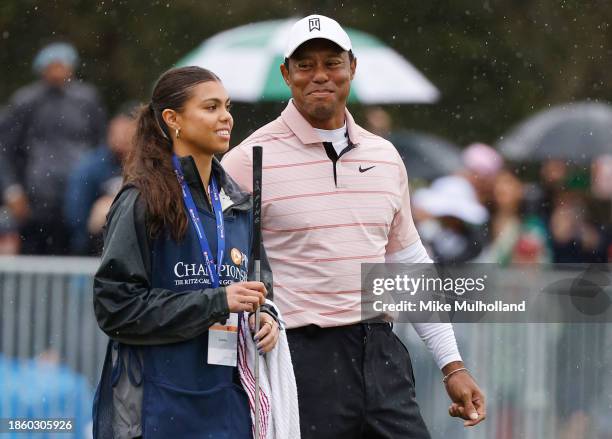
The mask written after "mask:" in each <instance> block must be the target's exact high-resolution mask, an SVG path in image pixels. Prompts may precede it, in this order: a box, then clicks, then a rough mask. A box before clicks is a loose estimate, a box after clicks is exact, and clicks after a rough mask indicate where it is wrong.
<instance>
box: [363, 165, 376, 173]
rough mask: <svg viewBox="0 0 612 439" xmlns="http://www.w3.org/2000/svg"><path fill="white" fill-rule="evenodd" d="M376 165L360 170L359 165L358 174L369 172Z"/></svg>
mask: <svg viewBox="0 0 612 439" xmlns="http://www.w3.org/2000/svg"><path fill="white" fill-rule="evenodd" d="M375 167H376V165H374V166H370V167H369V168H362V167H361V165H359V172H365V171H369V170H370V169H372V168H375Z"/></svg>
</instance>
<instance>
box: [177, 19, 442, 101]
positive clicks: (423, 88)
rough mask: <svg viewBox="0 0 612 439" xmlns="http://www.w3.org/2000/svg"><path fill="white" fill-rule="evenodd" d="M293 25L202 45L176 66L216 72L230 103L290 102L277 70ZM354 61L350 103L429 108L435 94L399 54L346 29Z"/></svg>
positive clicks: (249, 29) (253, 29) (267, 25)
mask: <svg viewBox="0 0 612 439" xmlns="http://www.w3.org/2000/svg"><path fill="white" fill-rule="evenodd" d="M296 21H297V19H286V20H270V21H262V22H258V23H251V24H247V25H244V26H240V27H237V28H234V29H230V30H227V31H224V32H221V33H219V34H217V35H214V36H213V37H211V38H209V39H207V40H206V41H204V42H203V43H202V44H201V45H200V46H199V47H198V48H196V49H195V50H193V51H192V52H191V53H189V54H188V55H187V56H185V57H184V58H183V59H181V60H180V61H179V62H178V63H177V66H189V65H197V66H201V67H205V68H207V69H209V70H212V71H213V72H215V73H216V74H217V75H218V76H219V77H220V78H221V80H222V81H223V84H224V85H225V87H226V89H227V90H228V93H229V95H230V96H231V98H232V99H233V100H234V101H241V102H258V101H280V100H286V99H288V98H289V97H290V92H289V88H288V87H287V85H286V84H285V83H284V81H283V80H282V76H281V74H280V71H279V65H280V64H281V63H282V62H283V60H284V57H283V50H284V47H285V41H286V39H287V34H288V32H289V30H290V29H291V26H293V24H294V23H295V22H296ZM345 29H346V31H347V33H348V34H349V36H350V38H351V42H352V44H353V52H354V53H355V56H356V57H357V72H356V74H355V78H354V80H353V83H352V86H351V96H350V100H352V101H359V102H363V103H366V104H389V103H432V102H435V101H437V100H438V97H439V95H440V93H439V92H438V89H437V88H436V87H435V86H434V85H433V84H432V83H431V82H429V81H428V80H427V78H425V76H423V75H422V74H421V73H420V72H419V71H418V70H417V69H416V68H415V67H414V66H412V64H410V63H409V62H408V61H407V60H406V59H405V58H404V57H402V56H401V55H400V54H399V53H397V52H396V51H394V50H393V49H391V48H390V47H387V46H385V45H384V44H383V43H382V42H381V41H380V40H379V39H378V38H376V37H373V36H372V35H368V34H366V33H364V32H361V31H358V30H355V29H351V28H345Z"/></svg>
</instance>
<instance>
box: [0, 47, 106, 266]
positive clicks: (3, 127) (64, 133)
mask: <svg viewBox="0 0 612 439" xmlns="http://www.w3.org/2000/svg"><path fill="white" fill-rule="evenodd" d="M77 62H78V55H77V52H76V50H75V48H74V47H73V46H71V45H70V44H67V43H54V44H50V45H48V46H46V47H44V48H43V49H42V50H41V51H40V52H39V53H38V55H36V58H35V59H34V70H35V72H36V73H37V74H38V75H40V80H39V81H37V82H34V83H33V84H30V85H27V86H25V87H23V88H21V89H19V90H17V91H16V92H15V93H14V95H13V96H12V97H11V99H10V103H9V105H8V106H7V108H6V111H3V113H2V115H1V117H0V161H2V162H4V163H10V164H11V165H12V166H11V167H8V166H7V169H5V172H6V175H5V176H4V178H3V180H2V182H1V183H2V187H1V188H0V190H1V191H2V195H3V196H4V201H5V202H6V204H7V206H8V207H9V209H10V211H11V213H12V215H13V217H14V218H15V220H16V221H17V222H18V223H19V226H20V233H21V235H22V239H23V245H22V253H26V254H63V253H66V251H67V250H68V229H67V227H66V225H65V224H64V221H63V219H62V205H63V196H64V192H65V185H66V180H67V177H68V173H69V171H70V169H71V168H72V166H74V164H75V163H76V162H77V161H78V160H79V159H80V157H81V155H82V154H83V153H84V152H85V151H87V150H89V149H90V148H92V147H94V146H96V145H99V144H100V143H101V140H102V139H103V136H104V131H105V113H104V110H103V108H102V105H101V103H100V100H99V98H98V95H97V93H96V90H95V89H94V88H93V87H92V86H91V85H88V84H86V83H83V82H81V81H77V80H74V79H73V75H74V70H75V67H76V66H77Z"/></svg>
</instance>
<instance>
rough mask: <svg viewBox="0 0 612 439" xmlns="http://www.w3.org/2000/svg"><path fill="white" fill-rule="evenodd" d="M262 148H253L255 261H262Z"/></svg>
mask: <svg viewBox="0 0 612 439" xmlns="http://www.w3.org/2000/svg"><path fill="white" fill-rule="evenodd" d="M262 149H263V148H262V147H261V146H254V147H253V259H254V260H255V261H259V260H261V166H262V165H261V163H262Z"/></svg>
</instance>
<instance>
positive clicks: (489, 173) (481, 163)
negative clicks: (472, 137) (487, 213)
mask: <svg viewBox="0 0 612 439" xmlns="http://www.w3.org/2000/svg"><path fill="white" fill-rule="evenodd" d="M461 159H462V161H463V166H464V169H463V171H462V172H461V175H462V176H463V177H464V178H466V179H467V180H468V181H469V182H470V184H471V185H472V186H473V187H474V190H475V191H476V194H477V195H478V199H479V200H480V202H481V203H482V204H484V205H485V207H487V208H488V209H490V208H491V204H492V202H493V183H494V182H495V178H496V177H497V175H498V174H499V172H500V171H501V170H502V168H503V166H504V159H503V158H502V156H501V155H500V154H499V153H498V152H497V151H496V150H494V149H493V148H491V147H490V146H489V145H485V144H484V143H472V144H471V145H469V146H468V147H467V148H466V149H465V150H464V151H463V154H462V156H461Z"/></svg>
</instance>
